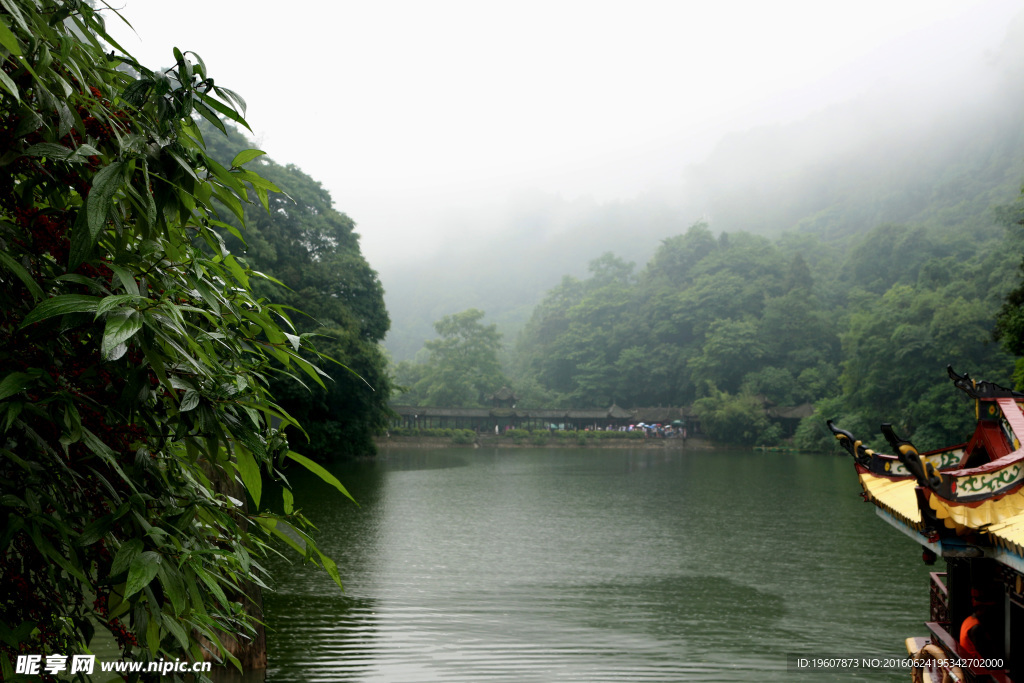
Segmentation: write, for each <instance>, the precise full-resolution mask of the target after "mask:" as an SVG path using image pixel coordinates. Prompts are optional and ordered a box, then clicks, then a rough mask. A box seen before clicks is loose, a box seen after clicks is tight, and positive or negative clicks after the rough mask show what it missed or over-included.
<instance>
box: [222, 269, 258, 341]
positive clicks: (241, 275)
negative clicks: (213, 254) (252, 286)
mask: <svg viewBox="0 0 1024 683" xmlns="http://www.w3.org/2000/svg"><path fill="white" fill-rule="evenodd" d="M224 265H226V266H227V267H228V270H230V271H231V274H232V275H234V276H235V279H236V280H238V282H239V284H241V285H242V286H243V287H245V288H246V289H249V276H248V275H246V274H245V269H244V268H242V266H241V264H239V263H238V261H237V260H236V259H235V257H234V256H232V255H230V254H229V255H228V257H227V258H226V259H224ZM268 336H269V335H268Z"/></svg>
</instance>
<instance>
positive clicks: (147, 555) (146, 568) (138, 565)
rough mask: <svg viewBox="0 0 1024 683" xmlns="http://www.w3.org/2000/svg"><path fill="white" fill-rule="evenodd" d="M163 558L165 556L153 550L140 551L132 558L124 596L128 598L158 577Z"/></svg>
mask: <svg viewBox="0 0 1024 683" xmlns="http://www.w3.org/2000/svg"><path fill="white" fill-rule="evenodd" d="M162 560H163V558H161V557H160V554H159V553H155V552H153V551H152V550H147V551H146V552H144V553H139V554H138V555H137V556H136V557H135V559H133V560H132V563H131V566H130V567H129V568H128V582H127V583H126V584H125V586H124V598H125V599H126V600H127V599H128V598H129V597H131V596H132V595H135V594H136V593H138V592H139V591H140V590H142V589H143V588H145V587H146V586H148V585H149V582H150V581H152V580H153V578H154V577H156V573H157V571H159V569H160V563H161V562H162Z"/></svg>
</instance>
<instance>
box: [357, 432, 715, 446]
mask: <svg viewBox="0 0 1024 683" xmlns="http://www.w3.org/2000/svg"><path fill="white" fill-rule="evenodd" d="M374 443H375V444H376V445H377V448H379V449H381V450H386V449H388V448H468V449H474V448H564V449H569V450H572V449H579V448H613V449H626V448H643V449H652V450H653V449H668V450H711V449H714V448H715V447H716V446H715V444H713V443H712V442H711V441H709V440H708V439H704V438H700V437H691V438H688V439H686V440H685V441H684V440H683V439H658V438H648V439H585V440H584V442H583V443H580V441H579V440H575V439H548V440H547V441H546V442H544V443H533V442H531V441H530V440H529V439H522V440H520V441H518V442H517V441H516V440H515V439H513V438H510V437H505V436H494V435H492V434H481V435H478V436H477V438H476V440H475V441H473V442H472V443H454V442H453V441H452V438H451V437H443V436H377V437H374Z"/></svg>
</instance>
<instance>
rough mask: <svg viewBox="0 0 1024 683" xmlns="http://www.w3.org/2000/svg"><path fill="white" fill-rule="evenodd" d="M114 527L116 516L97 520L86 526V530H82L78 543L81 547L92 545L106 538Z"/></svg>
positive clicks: (105, 516) (106, 516)
mask: <svg viewBox="0 0 1024 683" xmlns="http://www.w3.org/2000/svg"><path fill="white" fill-rule="evenodd" d="M113 526H114V516H113V515H103V516H102V517H100V518H99V519H95V520H93V521H92V522H90V523H89V524H86V525H85V528H84V529H82V533H81V534H79V535H78V539H77V541H76V543H77V544H78V545H81V546H87V545H92V544H93V543H95V542H96V541H98V540H100V539H101V538H103V537H104V536H106V535H107V532H108V531H110V530H111V529H112V528H113Z"/></svg>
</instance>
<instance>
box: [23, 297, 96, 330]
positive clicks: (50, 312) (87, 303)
mask: <svg viewBox="0 0 1024 683" xmlns="http://www.w3.org/2000/svg"><path fill="white" fill-rule="evenodd" d="M99 305H100V298H99V297H98V296H89V295H88V294H61V295H59V296H55V297H53V298H51V299H47V300H46V301H43V302H42V303H40V304H39V305H38V306H36V307H35V308H33V309H32V310H31V311H30V312H29V314H28V315H26V316H25V319H24V320H22V321H21V325H20V326H19V328H18V329H22V328H24V327H26V326H28V325H31V324H32V323H37V322H39V321H41V320H46V319H47V318H52V317H54V316H58V315H66V314H68V313H94V312H95V311H96V309H97V308H98V307H99Z"/></svg>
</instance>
